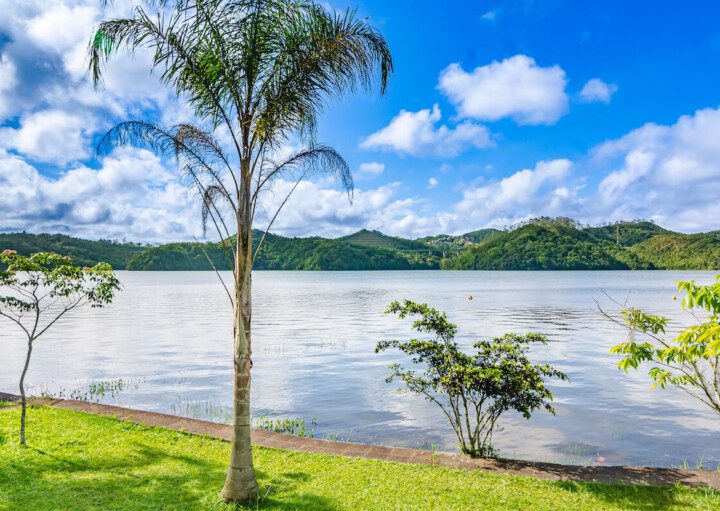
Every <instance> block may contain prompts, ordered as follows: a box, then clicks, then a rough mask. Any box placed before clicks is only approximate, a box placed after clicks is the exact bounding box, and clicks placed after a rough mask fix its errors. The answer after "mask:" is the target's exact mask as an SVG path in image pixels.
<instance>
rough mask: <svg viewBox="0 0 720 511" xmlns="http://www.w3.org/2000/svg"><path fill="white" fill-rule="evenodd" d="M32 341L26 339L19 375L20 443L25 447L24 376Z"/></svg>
mask: <svg viewBox="0 0 720 511" xmlns="http://www.w3.org/2000/svg"><path fill="white" fill-rule="evenodd" d="M32 349H33V340H32V339H28V349H27V356H26V357H25V367H23V371H22V374H21V375H20V443H21V444H22V445H25V410H26V409H27V399H26V397H25V375H26V374H27V371H28V367H29V366H30V355H32Z"/></svg>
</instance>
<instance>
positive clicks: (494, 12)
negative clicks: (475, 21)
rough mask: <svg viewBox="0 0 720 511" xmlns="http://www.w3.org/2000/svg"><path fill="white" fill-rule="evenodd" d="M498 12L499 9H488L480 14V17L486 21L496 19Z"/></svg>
mask: <svg viewBox="0 0 720 511" xmlns="http://www.w3.org/2000/svg"><path fill="white" fill-rule="evenodd" d="M498 12H499V10H498V9H493V10H491V11H487V12H486V13H485V14H483V15H482V16H480V18H481V19H483V20H485V21H495V20H496V19H497V16H498Z"/></svg>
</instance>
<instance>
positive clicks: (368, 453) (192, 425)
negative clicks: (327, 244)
mask: <svg viewBox="0 0 720 511" xmlns="http://www.w3.org/2000/svg"><path fill="white" fill-rule="evenodd" d="M17 399H19V396H15V395H13V394H4V393H1V392H0V400H6V401H13V400H17ZM32 403H33V404H37V405H45V406H54V407H56V408H63V409H66V410H75V411H79V412H85V413H92V414H95V415H105V416H110V417H116V418H118V419H121V420H126V421H130V422H134V423H136V424H142V425H146V426H156V427H160V428H166V429H173V430H177V431H183V432H186V433H192V434H195V435H205V436H208V437H211V438H219V439H222V440H230V436H231V435H232V426H230V425H228V424H219V423H216V422H209V421H203V420H198V419H187V418H184V417H177V416H175V415H167V414H164V413H155V412H146V411H142V410H133V409H130V408H122V407H119V406H111V405H103V404H98V403H88V402H85V401H74V400H71V399H50V398H35V399H33V400H32ZM0 410H1V409H0ZM252 442H253V444H254V445H257V446H261V447H270V448H274V449H285V450H292V451H301V452H311V453H318V454H328V455H333V456H350V457H355V458H368V459H374V460H383V461H396V462H400V463H417V464H420V465H434V466H441V467H447V468H460V469H465V470H487V471H489V472H494V473H498V474H511V475H520V476H530V477H535V478H538V479H548V480H553V481H580V482H600V483H620V484H641V485H657V486H673V485H675V484H682V485H685V486H691V487H708V486H709V487H712V488H716V489H720V472H710V471H706V470H689V469H680V468H659V467H626V466H581V465H562V464H559V463H544V462H536V461H521V460H508V459H490V458H483V459H471V458H468V457H466V456H463V455H461V454H453V453H447V452H433V451H424V450H420V449H406V448H400V447H384V446H377V445H366V444H353V443H348V442H335V441H330V440H317V439H313V438H300V437H296V436H291V435H285V434H282V433H272V432H269V431H261V430H258V429H253V430H252Z"/></svg>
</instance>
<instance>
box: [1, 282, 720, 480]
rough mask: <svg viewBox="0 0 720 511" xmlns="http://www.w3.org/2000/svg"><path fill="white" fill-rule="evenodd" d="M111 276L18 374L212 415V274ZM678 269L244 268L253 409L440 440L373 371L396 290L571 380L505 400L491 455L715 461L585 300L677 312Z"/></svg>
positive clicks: (383, 358) (388, 332) (219, 361)
mask: <svg viewBox="0 0 720 511" xmlns="http://www.w3.org/2000/svg"><path fill="white" fill-rule="evenodd" d="M120 277H121V280H122V281H123V284H124V289H123V291H122V293H120V294H119V295H118V298H117V300H116V302H115V303H114V304H113V305H112V306H110V307H107V308H103V309H99V310H92V311H90V310H86V311H80V313H79V314H78V315H76V316H75V317H74V318H70V319H68V320H67V321H64V323H63V324H62V326H61V327H60V328H57V329H56V330H54V331H50V332H49V335H48V336H47V337H46V338H44V339H41V340H40V341H39V342H38V348H37V350H36V351H35V353H34V355H33V357H34V358H33V362H32V365H31V370H30V383H31V384H32V385H35V386H36V387H39V386H44V388H45V389H47V390H49V391H54V390H57V389H60V388H65V389H67V388H71V387H72V384H73V382H77V381H97V380H111V379H117V378H124V379H130V378H145V379H146V380H145V382H144V383H143V384H142V385H140V386H139V387H138V388H137V389H129V390H127V391H126V392H123V393H121V394H120V395H118V396H117V397H116V399H115V400H114V401H113V402H117V403H119V404H121V405H125V406H134V407H138V408H145V409H151V410H158V411H163V412H173V411H175V412H176V413H180V414H184V415H199V416H201V417H207V418H210V419H213V420H220V419H218V417H221V416H222V415H223V413H224V411H227V410H229V407H230V399H231V397H232V396H231V394H232V337H231V334H232V317H231V311H230V308H229V306H228V302H227V297H226V296H225V295H224V294H223V291H222V287H221V286H220V285H219V283H218V282H217V281H216V277H215V275H214V274H212V273H211V272H208V273H205V272H195V273H193V272H188V273H185V272H172V273H128V272H120ZM678 279H697V280H698V281H700V282H711V281H712V280H713V274H712V273H711V272H432V271H431V272H355V273H353V272H347V273H346V272H256V273H255V276H254V284H255V292H254V304H253V311H254V317H253V321H254V323H253V344H254V353H253V360H254V364H255V368H254V371H253V414H254V415H255V416H260V415H264V416H283V417H301V418H303V419H305V420H310V419H311V418H312V417H317V420H318V426H317V428H316V433H317V434H318V435H319V436H322V435H329V436H333V435H338V436H339V437H340V438H349V439H350V440H353V441H363V442H373V443H379V444H385V445H405V446H430V445H435V446H437V447H438V448H441V449H448V450H452V449H454V448H455V447H456V443H457V442H456V440H455V437H454V435H453V432H452V430H451V429H450V427H449V426H448V425H447V423H446V419H445V417H444V416H443V415H442V413H441V412H440V411H439V410H437V409H436V408H435V406H434V405H432V404H431V403H428V402H427V401H425V400H423V399H422V398H421V397H418V396H413V395H409V394H398V393H396V392H395V391H394V389H395V387H396V385H394V384H387V383H385V381H384V377H385V375H386V373H387V366H388V365H389V364H390V363H392V362H398V361H404V360H405V359H403V358H401V357H400V356H398V355H397V354H396V353H391V352H385V353H381V354H375V353H374V347H375V344H376V342H377V341H379V340H382V339H391V338H399V339H403V338H408V337H409V336H410V335H411V334H412V332H411V331H410V329H409V323H410V321H403V320H399V319H397V318H395V317H393V316H389V315H386V314H383V311H384V309H385V307H386V306H387V304H388V303H389V302H390V301H392V300H395V299H403V298H409V299H413V300H415V301H420V302H427V303H429V304H431V305H433V306H435V307H437V308H438V309H440V310H445V311H447V313H448V316H449V319H450V321H453V322H455V323H457V324H458V326H459V331H458V340H459V341H460V343H461V345H463V346H464V347H466V348H469V346H470V345H471V344H472V343H473V342H475V341H477V340H479V339H487V338H489V337H495V336H500V335H502V334H504V333H506V332H510V331H514V332H518V333H525V332H528V331H536V332H540V333H542V334H544V335H546V336H548V337H549V339H550V340H551V342H550V343H549V344H548V345H547V346H544V347H538V348H535V349H534V350H533V352H532V358H533V359H534V360H536V361H537V362H548V363H551V364H553V365H555V366H557V367H558V368H559V369H562V370H564V371H566V372H568V374H569V375H570V377H571V381H570V382H553V384H552V389H553V391H554V393H555V397H556V400H555V405H556V408H557V411H558V415H557V416H552V415H550V414H548V413H545V412H537V413H536V415H535V416H534V417H533V418H532V419H531V420H530V421H526V420H525V419H523V418H522V417H519V416H518V415H517V414H513V413H511V412H508V414H507V415H505V416H503V418H502V419H501V422H502V424H503V426H504V427H505V429H504V430H503V431H501V432H498V433H497V435H496V442H497V447H498V448H499V450H500V453H501V454H502V455H505V456H513V457H519V458H526V459H539V460H548V461H561V462H582V463H593V462H597V458H598V457H602V458H604V459H605V463H607V464H614V463H628V464H645V463H648V464H659V465H680V464H682V463H683V461H688V462H690V463H694V462H695V461H696V460H697V459H699V458H700V457H702V455H704V457H705V459H706V460H707V466H714V464H715V463H717V461H718V460H719V459H720V447H718V442H717V434H716V433H715V434H714V432H715V431H717V426H716V424H717V419H716V418H715V417H714V416H713V415H712V414H711V413H710V412H709V411H706V410H705V409H703V407H702V405H700V404H698V403H696V402H694V401H693V400H691V399H690V398H689V397H687V396H685V395H684V394H682V393H681V392H679V391H675V390H668V391H660V390H657V391H652V392H651V391H650V390H649V386H650V382H649V380H648V378H647V375H646V374H645V371H641V372H639V373H630V374H629V375H625V374H623V373H621V372H620V371H618V369H617V366H616V364H617V359H616V358H614V357H613V356H611V355H610V354H609V353H608V351H609V349H610V347H611V346H612V345H613V344H615V343H617V342H619V341H622V340H624V339H625V333H624V331H623V329H622V328H620V327H618V326H617V325H614V324H612V323H610V322H608V321H606V320H604V319H603V318H601V317H600V315H599V314H597V312H596V307H597V305H596V303H595V300H596V299H597V300H599V301H600V303H601V306H602V307H603V308H606V309H608V310H615V311H616V310H617V305H616V304H613V303H612V301H611V300H610V299H609V298H608V296H609V297H611V298H613V299H616V300H619V301H623V300H625V297H626V296H628V297H629V298H628V300H629V301H628V304H629V305H633V306H642V307H643V308H645V309H647V310H649V311H652V312H654V313H660V314H665V315H668V316H670V317H671V318H672V319H675V320H676V323H675V324H677V325H681V324H684V323H688V317H687V315H685V314H683V313H682V312H680V310H679V306H678V303H677V302H672V300H671V296H672V294H674V293H676V291H675V288H674V281H675V280H678ZM604 293H607V296H606V294H604ZM468 296H472V297H473V299H472V300H468ZM11 335H12V333H11V332H10V331H9V329H6V328H0V348H1V349H2V352H3V355H4V358H7V360H8V361H9V362H8V363H7V364H5V367H3V371H0V390H5V391H7V390H12V389H13V388H15V386H16V382H17V377H18V374H19V371H20V366H21V361H22V357H23V355H24V352H23V348H24V346H23V344H22V343H21V342H17V340H16V339H15V338H14V337H11ZM3 363H5V360H3ZM173 408H174V410H173ZM593 458H595V461H593Z"/></svg>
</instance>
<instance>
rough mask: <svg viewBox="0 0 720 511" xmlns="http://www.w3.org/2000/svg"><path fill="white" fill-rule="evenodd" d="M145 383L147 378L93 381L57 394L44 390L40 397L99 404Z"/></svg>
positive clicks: (61, 390)
mask: <svg viewBox="0 0 720 511" xmlns="http://www.w3.org/2000/svg"><path fill="white" fill-rule="evenodd" d="M145 381H146V379H145V378H131V379H129V380H123V379H122V378H118V379H116V380H101V381H91V382H90V383H88V384H87V385H83V386H80V387H76V388H74V389H73V390H71V391H68V390H67V389H64V388H61V389H60V390H58V391H56V392H50V391H48V390H42V391H41V392H40V395H41V396H42V397H49V398H54V399H74V400H76V401H87V402H94V403H99V402H100V401H102V400H103V398H105V397H109V398H111V399H115V398H116V397H117V396H118V395H120V394H121V393H122V392H124V391H128V390H137V388H138V387H139V386H140V384H142V383H144V382H145Z"/></svg>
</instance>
